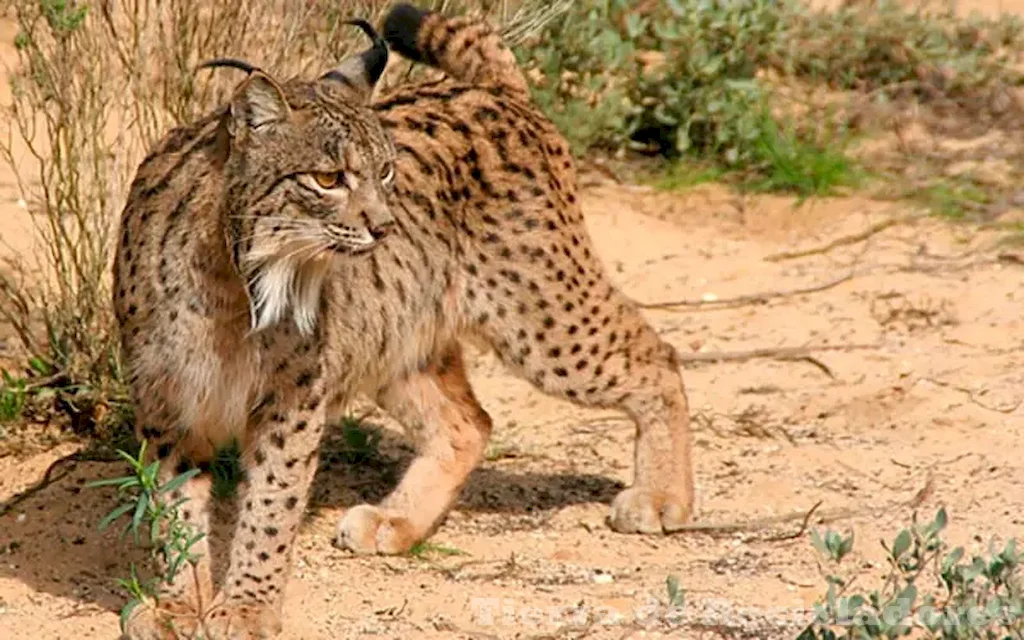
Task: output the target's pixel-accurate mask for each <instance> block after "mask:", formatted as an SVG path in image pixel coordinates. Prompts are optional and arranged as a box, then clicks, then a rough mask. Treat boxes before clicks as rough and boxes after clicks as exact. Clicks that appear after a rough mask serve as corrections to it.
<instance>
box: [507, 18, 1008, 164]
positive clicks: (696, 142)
mask: <svg viewBox="0 0 1024 640" xmlns="http://www.w3.org/2000/svg"><path fill="white" fill-rule="evenodd" d="M635 5H636V3H634V2H630V1H628V0H581V1H580V2H577V3H576V4H575V5H573V8H572V10H571V11H569V12H568V13H567V14H566V15H564V16H563V17H562V18H561V19H560V20H557V21H555V22H553V23H552V24H550V25H549V26H548V27H547V29H545V30H544V31H543V32H542V33H541V34H540V35H539V36H538V37H536V38H533V39H531V40H530V41H528V42H527V43H525V44H524V45H523V46H521V47H520V48H519V50H518V56H519V59H520V61H521V63H522V64H524V65H526V66H529V67H532V71H533V73H532V74H531V79H532V80H533V82H534V97H535V99H536V101H537V102H538V103H539V104H540V105H541V106H542V107H543V108H545V110H546V111H547V112H548V114H549V115H550V116H551V118H552V119H553V120H554V122H555V123H556V124H557V125H558V126H559V127H560V128H561V130H562V131H563V132H564V133H565V134H566V136H567V137H569V138H570V141H571V142H572V143H573V146H574V149H575V151H576V152H577V153H583V152H585V151H587V150H588V149H591V148H606V149H613V150H620V151H621V150H626V149H633V150H639V151H643V152H646V153H654V154H657V155H661V156H665V157H670V158H671V157H679V156H683V155H690V156H694V157H698V158H700V159H702V160H703V161H705V162H713V163H716V164H718V165H720V166H724V167H731V168H750V167H754V168H760V169H764V168H765V167H768V166H769V165H770V161H771V159H772V158H771V156H772V155H773V154H768V156H769V157H766V154H765V150H764V148H763V146H764V142H765V140H766V136H767V138H771V137H772V136H773V133H772V131H771V130H770V128H771V127H772V126H773V123H772V122H771V120H770V119H766V118H765V117H764V113H765V111H766V110H767V107H768V106H769V104H770V103H771V102H772V98H773V97H774V95H773V86H772V84H771V83H770V82H768V81H766V80H765V73H764V72H766V71H771V72H773V73H775V74H778V75H781V76H782V77H784V78H790V79H797V80H799V81H801V82H804V83H812V84H813V83H817V84H822V85H825V86H827V87H830V88H832V89H857V90H865V91H873V92H875V93H874V96H873V97H874V98H876V99H885V98H891V97H901V98H902V97H910V98H914V99H919V100H921V101H935V102H942V100H940V99H946V100H945V102H955V103H957V104H958V105H960V106H961V107H968V108H971V109H974V110H982V111H984V110H990V109H991V108H995V107H992V105H991V104H990V103H992V100H991V99H990V98H991V96H992V95H993V92H997V91H1000V90H1004V89H1005V88H1006V87H1007V86H1009V85H1016V84H1020V83H1021V81H1022V74H1021V72H1020V71H1019V70H1017V69H1016V68H1015V66H1014V65H1015V64H1016V62H1017V59H1018V58H1019V53H1020V51H1021V49H1022V35H1021V34H1022V22H1021V21H1020V20H1019V19H1017V18H1010V17H1006V18H998V19H991V18H981V17H976V16H975V17H971V18H970V19H968V20H966V21H964V20H962V19H960V18H958V17H957V16H956V15H955V14H954V12H953V8H952V7H951V6H949V7H945V8H942V9H940V10H938V11H925V10H924V9H922V8H913V7H911V8H908V7H907V6H906V5H905V4H903V3H898V2H895V1H893V0H880V1H878V2H869V3H846V4H844V6H842V7H839V8H836V9H827V10H822V9H813V8H810V7H809V6H807V5H806V4H804V3H803V2H799V1H797V0H666V1H665V2H661V3H651V2H643V3H639V5H640V6H635ZM996 102H997V103H999V101H996ZM1005 102H1006V101H1002V102H1001V103H999V104H1005ZM796 133H797V134H798V138H797V139H796V142H798V143H800V145H801V146H804V147H807V146H808V145H812V146H813V147H814V148H815V150H817V151H821V150H823V149H824V148H825V146H827V141H821V140H815V139H813V138H806V137H804V135H803V134H802V133H799V132H796ZM818 155H819V156H820V155H821V154H820V153H819V154H818Z"/></svg>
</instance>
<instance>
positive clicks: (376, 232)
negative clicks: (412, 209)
mask: <svg viewBox="0 0 1024 640" xmlns="http://www.w3.org/2000/svg"><path fill="white" fill-rule="evenodd" d="M394 228H395V223H394V221H391V220H388V221H387V222H381V223H380V224H378V225H375V226H372V227H370V229H369V230H370V235H371V236H373V239H374V240H380V239H381V238H383V237H384V236H386V235H388V234H389V233H391V231H392V230H394Z"/></svg>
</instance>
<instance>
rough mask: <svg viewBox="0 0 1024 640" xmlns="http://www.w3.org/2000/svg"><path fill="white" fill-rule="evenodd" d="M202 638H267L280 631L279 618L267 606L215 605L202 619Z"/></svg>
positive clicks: (250, 639) (251, 639)
mask: <svg viewBox="0 0 1024 640" xmlns="http://www.w3.org/2000/svg"><path fill="white" fill-rule="evenodd" d="M203 633H204V635H203V636H202V638H203V640H268V639H269V638H276V637H277V636H278V634H280V633H281V619H280V616H278V615H277V614H276V613H274V611H273V610H271V609H270V608H269V607H258V606H252V605H224V604H222V605H217V606H214V607H213V608H211V609H210V612H209V613H207V614H206V619H205V620H204V621H203Z"/></svg>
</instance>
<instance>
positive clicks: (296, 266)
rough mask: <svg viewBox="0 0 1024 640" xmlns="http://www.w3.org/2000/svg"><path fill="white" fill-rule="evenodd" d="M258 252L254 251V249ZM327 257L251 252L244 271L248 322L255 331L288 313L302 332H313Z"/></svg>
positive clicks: (307, 334)
mask: <svg viewBox="0 0 1024 640" xmlns="http://www.w3.org/2000/svg"><path fill="white" fill-rule="evenodd" d="M254 253H257V252H254ZM328 267H329V265H328V261H327V259H326V256H323V255H319V256H317V257H314V258H313V259H310V257H309V256H308V254H307V255H306V256H302V257H297V256H295V255H290V256H289V255H285V256H283V257H282V256H278V255H274V256H271V257H269V258H265V257H262V256H259V255H251V256H249V257H248V258H247V260H246V269H245V272H246V273H247V274H249V275H248V277H249V278H250V281H249V282H250V286H249V288H248V290H249V291H250V293H249V296H250V299H249V324H250V327H251V332H252V333H256V332H259V331H262V330H263V329H266V328H268V327H272V326H274V325H276V324H277V323H278V322H281V321H282V320H283V319H285V317H286V316H287V315H288V314H289V313H291V315H292V318H293V320H294V322H295V326H296V328H298V330H299V332H300V333H301V334H302V335H305V336H309V335H312V333H313V329H314V328H316V322H317V314H318V312H319V310H320V292H321V291H322V289H323V284H324V280H325V279H326V277H327V271H328Z"/></svg>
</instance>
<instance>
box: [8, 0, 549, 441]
mask: <svg viewBox="0 0 1024 640" xmlns="http://www.w3.org/2000/svg"><path fill="white" fill-rule="evenodd" d="M390 4H391V2H384V1H380V0H374V1H362V2H360V1H356V0H329V1H328V0H264V1H263V2H249V3H239V2H236V1H235V0H202V1H199V0H122V1H120V2H114V1H111V0H100V1H99V2H94V3H85V2H83V1H81V0H8V9H7V13H8V14H9V15H10V17H11V18H13V20H14V21H15V22H16V23H17V27H18V30H19V32H18V35H17V38H16V42H15V45H16V48H17V53H18V60H17V63H16V65H15V66H14V68H13V69H11V70H10V79H11V86H12V94H13V97H12V105H11V106H10V108H9V113H8V114H7V117H6V118H5V123H6V124H8V127H7V131H5V132H4V133H6V134H8V135H6V136H0V154H2V156H3V158H4V159H5V160H6V162H7V164H8V165H9V166H10V167H11V168H12V169H13V170H14V173H15V175H16V178H17V182H18V187H19V191H20V193H21V197H22V199H23V200H24V201H25V202H26V204H27V207H28V209H29V213H30V214H31V215H32V220H33V224H34V228H35V231H36V238H35V240H36V245H37V247H38V249H37V250H36V251H35V252H34V254H33V255H27V256H17V257H15V258H14V259H12V260H9V261H8V264H7V265H6V268H3V269H0V319H2V320H4V321H6V323H8V324H9V325H10V326H11V327H12V329H13V331H14V333H15V335H16V336H17V337H18V338H19V341H20V343H21V346H22V347H23V348H24V352H25V353H24V355H25V357H26V361H31V362H32V363H33V366H29V367H26V372H27V373H26V375H27V376H28V377H32V378H34V379H33V380H31V381H29V383H28V384H27V385H23V386H25V387H27V388H28V389H29V390H31V398H29V400H36V401H37V402H31V401H30V402H28V403H26V406H35V407H36V408H43V409H44V410H47V411H52V410H54V409H56V410H57V411H56V412H57V413H58V414H61V415H64V416H70V418H71V420H72V423H73V426H75V427H77V428H76V431H78V432H85V433H95V432H96V431H99V432H100V435H107V434H108V433H109V431H108V430H109V428H110V427H111V426H112V425H118V424H120V423H122V422H123V421H124V418H126V417H127V416H126V411H123V409H124V408H125V406H126V403H125V402H124V397H125V396H124V392H123V387H122V383H121V381H122V374H121V366H120V357H119V353H118V344H117V341H116V339H115V338H116V334H115V332H114V331H113V317H112V315H113V314H112V308H111V304H110V293H111V292H110V286H111V279H110V266H111V260H112V248H113V246H112V243H113V242H115V241H116V234H117V223H118V220H119V218H120V213H121V210H122V208H123V207H124V202H125V197H126V195H127V193H128V187H129V183H130V181H131V179H132V177H133V175H134V172H135V170H136V167H137V165H138V163H139V162H140V161H141V159H142V157H143V156H144V155H145V153H146V151H147V150H148V149H149V148H150V147H151V145H153V144H154V142H156V141H157V140H158V139H159V138H160V137H161V136H162V135H163V134H164V133H165V132H166V131H167V129H168V128H169V127H171V126H172V125H175V124H180V123H182V122H186V121H188V120H191V119H193V118H194V117H196V116H197V115H199V114H201V113H202V112H205V111H207V110H208V109H210V108H211V107H212V106H213V105H214V104H215V103H218V102H220V101H221V100H223V99H224V98H225V97H226V94H227V92H228V91H230V89H231V88H232V87H234V86H235V84H236V83H237V82H238V81H239V74H237V73H235V72H232V71H212V72H211V71H205V72H202V73H198V74H197V73H196V72H195V69H196V66H197V65H198V64H199V63H200V62H202V61H204V60H207V59H210V58H214V57H219V56H232V57H240V58H244V59H247V60H249V61H251V62H252V63H254V64H256V65H258V66H260V67H263V68H265V69H268V70H270V71H271V72H272V73H274V74H275V75H279V76H288V75H291V74H304V73H318V72H320V71H322V70H326V69H327V68H329V66H330V65H332V64H334V63H336V62H337V61H338V60H340V59H342V58H343V57H344V56H345V55H347V54H348V53H349V52H350V51H351V50H354V49H355V48H363V47H365V46H366V45H367V43H366V41H365V36H364V35H362V34H361V33H360V32H359V31H358V30H357V29H355V28H353V27H350V26H348V25H345V24H344V21H345V20H347V19H351V18H354V17H361V18H365V19H368V20H370V21H372V22H375V23H376V22H377V20H378V18H379V16H380V13H381V12H382V11H384V10H386V9H387V7H388V6H389V5H390ZM422 4H424V5H427V6H430V7H431V8H434V9H439V10H442V11H450V12H464V11H472V12H483V13H485V14H488V15H490V17H492V18H495V17H496V18H497V19H498V20H504V21H506V29H507V32H508V33H509V35H510V36H512V37H514V38H516V39H518V38H522V37H525V36H526V35H528V34H529V32H531V31H533V30H535V29H536V28H538V27H539V26H540V24H539V23H538V18H539V20H540V23H542V22H543V21H544V20H546V19H550V18H545V16H550V15H551V12H552V4H558V3H542V2H536V1H533V0H529V1H526V2H522V1H521V2H511V3H510V2H508V1H497V2H476V3H471V2H467V3H459V2H451V1H448V0H445V1H441V2H438V1H435V2H433V3H430V4H428V3H422ZM562 4H564V2H563V3H562ZM394 71H395V72H396V73H390V74H389V78H394V77H397V76H399V75H404V74H407V73H408V71H409V67H408V66H406V67H404V68H401V69H400V68H399V65H396V66H395V68H394ZM398 72H400V73H398ZM21 382H24V381H21ZM2 392H4V385H3V384H0V395H2ZM112 408H113V409H118V410H115V411H110V409H112Z"/></svg>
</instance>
